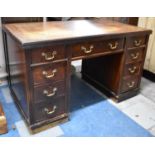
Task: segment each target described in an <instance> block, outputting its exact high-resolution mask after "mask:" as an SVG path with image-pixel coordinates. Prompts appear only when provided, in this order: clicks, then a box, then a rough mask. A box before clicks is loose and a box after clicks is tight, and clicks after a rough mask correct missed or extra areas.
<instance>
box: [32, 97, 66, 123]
mask: <svg viewBox="0 0 155 155" xmlns="http://www.w3.org/2000/svg"><path fill="white" fill-rule="evenodd" d="M33 106H34V107H33V120H34V122H39V121H45V120H48V119H52V118H55V117H58V116H60V115H62V114H64V113H66V104H65V97H64V96H63V97H59V98H57V99H54V100H52V101H50V102H41V103H40V104H35V105H33Z"/></svg>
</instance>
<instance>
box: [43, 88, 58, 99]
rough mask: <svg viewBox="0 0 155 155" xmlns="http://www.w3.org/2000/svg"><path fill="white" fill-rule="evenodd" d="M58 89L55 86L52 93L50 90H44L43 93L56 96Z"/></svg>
mask: <svg viewBox="0 0 155 155" xmlns="http://www.w3.org/2000/svg"><path fill="white" fill-rule="evenodd" d="M57 90H58V89H57V88H56V87H54V88H53V92H52V93H49V92H48V90H44V91H43V94H45V95H46V96H47V97H52V96H54V95H55V94H56V91H57Z"/></svg>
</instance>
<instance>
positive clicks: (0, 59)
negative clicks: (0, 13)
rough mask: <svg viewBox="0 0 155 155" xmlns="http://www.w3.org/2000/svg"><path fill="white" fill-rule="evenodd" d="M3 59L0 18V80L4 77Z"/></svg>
mask: <svg viewBox="0 0 155 155" xmlns="http://www.w3.org/2000/svg"><path fill="white" fill-rule="evenodd" d="M5 76H6V72H5V58H4V50H3V40H2V24H1V18H0V78H2V77H5Z"/></svg>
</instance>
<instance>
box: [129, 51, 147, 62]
mask: <svg viewBox="0 0 155 155" xmlns="http://www.w3.org/2000/svg"><path fill="white" fill-rule="evenodd" d="M143 54H144V49H134V50H128V51H127V55H126V63H132V62H137V61H142V60H143V59H144V56H143Z"/></svg>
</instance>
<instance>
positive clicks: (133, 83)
mask: <svg viewBox="0 0 155 155" xmlns="http://www.w3.org/2000/svg"><path fill="white" fill-rule="evenodd" d="M127 85H128V87H129V88H133V87H134V86H135V82H134V81H132V82H130V83H127Z"/></svg>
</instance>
